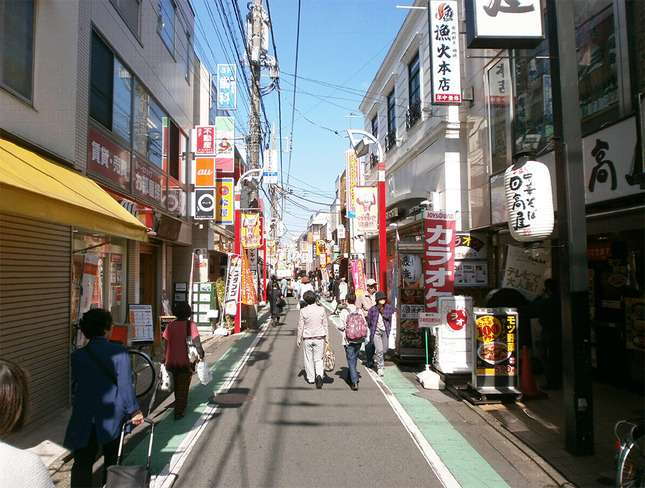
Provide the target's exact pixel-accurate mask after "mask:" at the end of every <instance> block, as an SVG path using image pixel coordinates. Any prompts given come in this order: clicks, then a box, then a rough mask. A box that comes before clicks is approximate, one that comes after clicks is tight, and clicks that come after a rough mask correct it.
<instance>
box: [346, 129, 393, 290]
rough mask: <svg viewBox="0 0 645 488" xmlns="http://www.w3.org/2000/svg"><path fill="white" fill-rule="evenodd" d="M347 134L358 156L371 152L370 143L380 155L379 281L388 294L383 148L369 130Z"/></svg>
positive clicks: (348, 130)
mask: <svg viewBox="0 0 645 488" xmlns="http://www.w3.org/2000/svg"><path fill="white" fill-rule="evenodd" d="M347 134H348V135H349V139H350V141H351V142H352V147H353V148H354V152H355V153H356V156H357V157H359V158H360V157H362V156H365V155H366V154H368V153H369V145H370V144H376V148H377V152H378V154H377V156H378V205H379V212H378V219H379V222H378V223H379V225H378V242H379V276H378V278H379V279H378V281H379V285H380V288H381V290H382V291H383V292H384V293H385V294H387V234H386V230H387V229H386V223H385V161H384V160H383V149H382V148H381V144H380V143H379V142H378V140H377V139H376V137H374V136H373V135H372V134H370V133H369V132H366V131H364V130H358V129H347Z"/></svg>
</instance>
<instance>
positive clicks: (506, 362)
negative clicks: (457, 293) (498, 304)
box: [474, 308, 518, 386]
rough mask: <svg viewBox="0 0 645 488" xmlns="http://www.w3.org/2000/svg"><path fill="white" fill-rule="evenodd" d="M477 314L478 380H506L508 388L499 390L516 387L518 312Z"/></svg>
mask: <svg viewBox="0 0 645 488" xmlns="http://www.w3.org/2000/svg"><path fill="white" fill-rule="evenodd" d="M474 312H475V323H476V326H475V338H474V339H475V341H474V343H475V344H474V346H475V361H476V365H475V374H476V376H483V377H485V376H501V377H506V378H508V379H509V384H508V385H501V384H500V385H499V386H513V385H514V383H515V379H516V378H515V376H516V375H517V361H518V355H517V338H518V329H517V325H518V320H517V311H516V310H515V309H513V308H510V309H506V308H475V309H474ZM477 383H478V384H480V383H481V382H479V381H478V382H477ZM496 385H497V383H496Z"/></svg>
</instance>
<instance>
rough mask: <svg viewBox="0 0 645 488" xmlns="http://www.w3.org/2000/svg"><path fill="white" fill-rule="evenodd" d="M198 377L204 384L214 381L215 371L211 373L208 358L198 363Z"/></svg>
mask: <svg viewBox="0 0 645 488" xmlns="http://www.w3.org/2000/svg"><path fill="white" fill-rule="evenodd" d="M197 377H198V378H199V381H200V382H201V384H202V385H207V384H209V383H210V382H211V381H213V373H211V370H210V369H209V368H208V362H206V359H203V360H202V361H200V362H199V363H197Z"/></svg>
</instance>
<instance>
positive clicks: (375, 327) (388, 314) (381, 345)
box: [367, 291, 392, 376]
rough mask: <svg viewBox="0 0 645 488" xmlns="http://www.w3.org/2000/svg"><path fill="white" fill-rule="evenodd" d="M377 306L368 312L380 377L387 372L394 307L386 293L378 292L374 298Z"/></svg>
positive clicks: (368, 324)
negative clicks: (388, 301) (386, 361)
mask: <svg viewBox="0 0 645 488" xmlns="http://www.w3.org/2000/svg"><path fill="white" fill-rule="evenodd" d="M374 299H375V301H376V305H374V306H373V307H372V308H370V310H369V312H367V326H368V327H369V329H370V338H371V341H372V342H373V343H374V348H375V350H376V351H375V352H376V369H377V371H378V375H379V376H383V373H384V371H385V361H384V359H383V356H384V355H385V353H386V352H387V345H388V337H389V336H390V328H391V326H392V306H391V305H390V304H389V303H387V298H386V296H385V293H383V292H382V291H377V292H376V295H375V296H374Z"/></svg>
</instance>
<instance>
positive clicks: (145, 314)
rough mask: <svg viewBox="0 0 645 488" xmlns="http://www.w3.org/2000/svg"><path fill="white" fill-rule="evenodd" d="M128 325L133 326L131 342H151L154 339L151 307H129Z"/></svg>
mask: <svg viewBox="0 0 645 488" xmlns="http://www.w3.org/2000/svg"><path fill="white" fill-rule="evenodd" d="M129 323H131V324H132V325H133V332H132V334H133V335H132V341H133V342H136V341H152V340H153V339H154V323H153V321H152V305H130V308H129Z"/></svg>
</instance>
